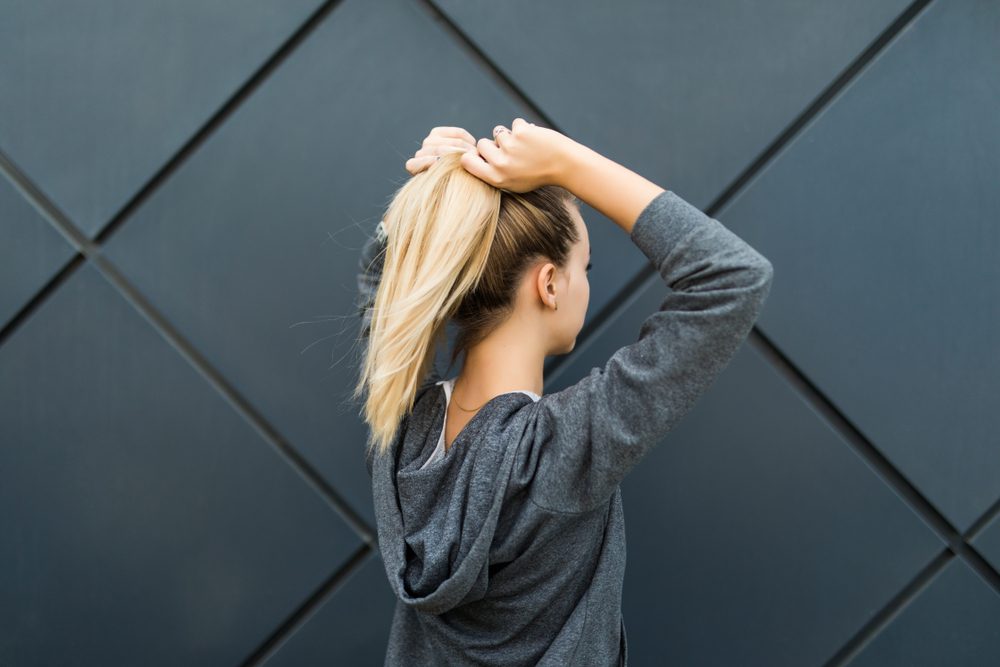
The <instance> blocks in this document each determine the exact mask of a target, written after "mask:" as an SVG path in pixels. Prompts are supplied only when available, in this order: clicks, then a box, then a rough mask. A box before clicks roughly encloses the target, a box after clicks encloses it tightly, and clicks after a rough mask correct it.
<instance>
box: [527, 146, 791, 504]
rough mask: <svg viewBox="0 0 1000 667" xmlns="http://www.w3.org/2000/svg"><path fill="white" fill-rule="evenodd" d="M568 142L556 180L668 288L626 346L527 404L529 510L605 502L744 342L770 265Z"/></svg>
mask: <svg viewBox="0 0 1000 667" xmlns="http://www.w3.org/2000/svg"><path fill="white" fill-rule="evenodd" d="M573 144H575V142H573ZM571 146H572V147H573V150H571V151H568V152H566V153H564V155H565V156H566V162H565V165H564V167H563V168H564V169H565V171H564V172H563V173H562V175H561V176H560V178H559V179H558V184H560V185H563V186H564V187H567V188H568V189H569V190H570V191H572V192H573V194H575V195H576V196H577V197H579V198H580V199H582V200H584V201H585V202H587V203H588V204H589V205H591V206H592V207H594V208H595V209H597V210H599V211H601V212H602V213H604V214H605V215H606V216H607V217H609V218H610V219H612V220H613V221H615V223H617V224H618V225H619V226H620V227H621V228H622V229H623V230H625V231H626V232H627V233H628V234H629V238H630V239H631V240H632V241H633V242H634V243H635V244H636V245H637V246H638V247H639V249H640V250H641V251H642V252H643V253H644V254H645V255H646V257H647V258H648V259H649V260H650V262H652V264H653V266H654V267H655V268H656V270H657V272H658V273H659V275H660V277H661V278H662V279H663V282H664V283H665V284H666V286H667V287H668V288H669V289H668V291H667V295H666V297H665V298H664V299H663V301H662V302H661V304H660V307H659V309H658V310H657V311H655V312H653V313H652V314H650V315H649V316H648V317H647V318H646V320H645V321H644V322H643V324H642V326H641V328H640V329H639V332H638V334H639V335H638V340H637V341H636V342H634V343H632V344H630V345H626V346H625V347H622V348H620V349H619V350H617V351H616V352H615V353H614V354H613V355H612V356H611V358H610V359H608V361H607V362H606V363H605V364H604V366H603V367H601V368H598V367H594V368H592V369H591V370H590V372H589V373H588V374H587V375H586V376H585V377H584V378H583V379H581V380H580V381H578V382H577V383H576V384H574V385H572V386H570V387H567V388H566V389H563V390H562V391H559V392H555V393H552V394H546V395H544V396H542V398H541V399H540V400H539V401H538V402H537V404H536V408H535V412H534V422H533V424H532V425H531V427H530V428H529V431H530V433H531V435H530V443H526V444H527V445H528V447H527V448H526V450H525V451H524V452H523V453H522V455H521V458H520V462H519V466H520V474H521V475H524V476H525V477H530V478H531V479H532V481H531V484H530V487H531V491H530V496H531V499H532V500H533V502H535V504H536V505H538V506H540V507H542V508H545V509H548V510H551V511H557V512H582V511H587V510H590V509H593V508H595V507H598V506H600V505H602V504H603V503H605V502H607V500H608V499H609V498H610V496H611V495H612V494H613V493H614V491H615V489H616V487H617V486H618V484H619V483H620V482H621V480H622V479H623V478H624V477H625V475H626V474H627V473H628V472H629V470H631V468H632V467H633V466H634V465H635V464H636V463H637V462H638V461H639V460H640V459H641V458H642V457H643V456H645V454H646V453H647V452H648V451H649V450H650V449H651V448H652V447H653V446H654V445H655V444H656V443H657V442H659V441H660V440H662V439H663V438H664V437H665V436H666V434H667V433H668V432H669V431H670V430H671V429H672V428H673V427H674V426H675V425H676V424H677V422H678V421H679V420H680V419H681V418H682V417H683V416H684V415H685V414H687V413H688V412H689V411H690V410H691V408H692V407H694V404H695V403H696V401H697V399H698V398H700V397H701V395H702V394H704V392H705V391H706V390H707V389H708V387H709V386H711V384H712V383H713V382H714V380H715V378H716V377H717V376H718V375H719V373H720V372H721V371H722V370H723V369H724V368H725V367H726V365H727V364H728V363H729V361H730V359H731V358H732V357H733V356H734V354H735V353H736V351H737V350H738V348H739V347H740V345H741V344H742V342H743V341H744V340H745V339H746V336H747V335H748V334H749V332H750V329H751V328H752V326H753V323H754V322H755V321H756V319H757V315H758V313H759V311H760V309H761V307H762V305H763V303H764V301H765V299H766V298H767V295H768V293H769V291H770V286H771V281H772V275H773V268H772V266H771V263H770V262H769V261H768V260H767V259H766V258H765V257H764V256H763V255H761V254H760V253H759V252H757V251H756V250H755V249H754V248H752V247H751V246H750V245H749V244H747V243H746V242H745V241H743V240H742V239H741V238H739V237H738V236H737V235H736V234H734V233H733V232H732V231H730V230H729V229H728V228H726V227H725V226H724V225H723V224H722V223H721V222H719V221H718V220H716V219H714V218H711V217H709V216H708V215H706V214H705V213H703V212H702V211H700V210H699V209H698V208H696V207H695V206H692V205H691V204H689V203H688V202H686V201H685V200H683V199H682V198H681V197H679V196H678V195H677V194H675V193H674V192H672V191H670V190H664V189H663V188H661V187H659V186H657V185H655V184H654V183H652V182H651V181H648V180H647V179H645V178H643V177H642V176H639V175H638V174H636V173H634V172H632V171H630V170H628V169H627V168H625V167H623V166H622V165H619V164H617V163H615V162H613V161H612V160H609V159H608V158H605V157H604V156H602V155H599V154H597V153H596V152H594V151H592V150H590V149H589V148H586V147H582V145H580V144H575V145H571ZM577 147H579V148H577Z"/></svg>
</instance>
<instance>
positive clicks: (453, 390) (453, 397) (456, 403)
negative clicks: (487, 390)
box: [451, 380, 493, 412]
mask: <svg viewBox="0 0 1000 667" xmlns="http://www.w3.org/2000/svg"><path fill="white" fill-rule="evenodd" d="M455 384H458V381H457V380H456V382H455ZM451 400H452V402H453V403H454V404H455V405H457V406H458V407H459V408H460V409H462V410H465V411H466V412H475V411H476V410H479V409H481V408H482V407H483V405H486V403H489V402H490V401H492V400H493V399H492V398H491V399H489V400H487V401H486V403H483V405H480V406H479V407H478V408H475V409H474V410H470V409H469V408H464V407H462V406H461V405H460V404H459V402H458V401H456V400H455V387H454V386H453V387H452V388H451Z"/></svg>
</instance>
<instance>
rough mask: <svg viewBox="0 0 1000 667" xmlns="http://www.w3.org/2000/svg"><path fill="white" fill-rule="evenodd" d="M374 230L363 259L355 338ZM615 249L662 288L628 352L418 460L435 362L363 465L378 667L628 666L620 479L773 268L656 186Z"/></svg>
mask: <svg viewBox="0 0 1000 667" xmlns="http://www.w3.org/2000/svg"><path fill="white" fill-rule="evenodd" d="M380 236H381V235H378V236H373V237H372V238H371V239H370V240H369V241H368V242H367V244H366V245H365V247H364V250H363V251H362V256H361V260H360V272H359V275H358V287H359V291H360V295H359V301H358V306H359V314H360V315H361V318H362V332H363V334H365V333H367V330H368V326H369V325H370V314H371V313H370V306H371V303H372V301H373V300H374V296H375V289H376V288H377V286H378V281H379V279H380V276H381V268H382V260H383V259H384V254H383V251H384V249H385V245H384V242H383V241H381V240H380ZM630 238H631V240H632V241H633V242H634V243H635V244H636V245H637V246H638V247H639V249H640V250H641V251H642V252H643V253H644V254H645V255H646V257H648V258H649V260H650V261H651V262H652V264H653V266H654V267H655V268H656V269H657V271H658V272H659V275H660V276H661V277H662V279H663V281H664V283H666V285H667V287H669V288H670V289H668V290H666V292H667V295H666V297H665V298H664V299H663V301H662V302H661V304H660V306H659V309H658V310H656V311H655V312H652V313H650V314H649V316H648V317H647V318H646V319H645V321H644V322H643V324H642V326H641V328H640V329H639V332H638V339H637V340H636V341H635V342H634V343H631V344H629V345H626V346H624V347H622V348H620V349H619V350H617V351H616V352H615V353H614V354H612V355H611V357H610V358H609V359H608V360H607V362H606V363H605V364H604V366H603V367H602V368H597V367H595V368H592V369H591V370H590V372H589V373H588V374H587V375H585V376H584V377H583V378H581V379H580V380H579V381H578V382H576V384H573V385H572V386H570V387H567V388H566V389H563V390H562V391H559V392H555V393H551V394H544V395H542V396H541V397H538V398H537V399H536V397H535V396H533V395H529V394H528V393H526V392H525V391H512V392H508V393H504V394H500V395H498V396H495V397H494V398H492V399H491V400H490V401H488V402H487V403H486V404H485V405H484V406H483V407H482V408H481V409H480V410H479V411H478V412H477V413H476V414H475V415H474V416H473V417H472V419H471V420H470V421H469V422H468V423H467V425H466V426H465V427H464V428H463V429H462V431H461V432H460V433H459V435H458V437H457V438H456V440H455V442H454V445H453V446H451V447H449V448H448V451H447V452H446V453H445V454H444V455H443V456H442V455H441V454H440V453H438V454H437V455H436V460H433V461H430V459H431V458H432V456H435V454H434V453H435V451H436V450H437V445H438V443H439V442H440V438H441V432H442V429H443V426H444V418H445V414H446V413H445V409H446V407H447V401H448V398H449V395H450V394H449V393H448V392H447V391H446V386H445V382H444V381H442V379H441V377H440V374H439V373H438V371H437V370H436V369H435V370H433V371H432V372H431V373H430V374H429V376H428V377H427V378H426V380H425V381H424V382H423V383H422V385H421V388H420V390H419V392H418V394H417V398H416V402H415V404H414V407H413V410H412V411H411V412H410V414H408V415H406V416H405V417H404V418H403V419H402V420H401V422H400V427H399V430H398V432H397V434H396V438H395V440H394V441H393V444H392V448H391V451H390V452H389V454H388V455H386V456H375V458H374V460H372V459H371V458H368V459H367V460H366V465H367V468H368V471H369V474H370V475H371V483H372V497H373V500H374V506H375V516H376V521H377V524H378V526H377V527H378V544H379V550H380V552H381V555H382V560H383V564H384V566H385V571H386V575H387V576H388V580H389V583H390V585H391V587H392V590H393V591H394V592H395V594H396V597H397V601H396V607H395V613H394V615H393V618H392V626H391V629H390V633H389V645H388V648H387V651H386V656H385V664H386V665H406V666H417V665H551V666H557V665H558V666H559V667H565V666H566V665H625V664H627V658H628V648H627V642H626V637H625V625H624V619H623V616H622V610H621V601H622V582H623V578H624V574H625V529H624V517H623V514H622V502H621V488H620V486H619V484H620V482H621V481H622V479H623V478H624V477H625V475H626V474H627V473H628V472H629V471H630V470H631V469H632V467H633V466H634V465H635V464H636V463H638V462H639V461H640V460H641V459H642V458H643V456H645V455H646V453H647V452H649V450H650V449H651V448H652V447H653V446H655V445H656V444H657V443H658V442H660V441H661V440H663V439H664V438H665V437H666V436H667V434H668V433H669V432H670V430H671V429H672V428H673V427H674V426H675V425H676V424H677V422H678V421H679V420H680V419H681V418H682V417H683V416H684V415H685V414H687V413H688V412H689V411H690V410H691V408H692V407H693V406H694V404H695V402H696V401H697V399H698V398H699V397H700V396H701V395H702V394H703V393H704V392H705V390H706V389H708V387H709V386H710V385H711V384H712V382H713V381H714V380H715V378H716V377H717V376H718V375H719V373H720V372H721V371H722V370H723V369H724V368H725V367H726V365H727V364H728V363H729V361H730V359H731V358H732V357H733V355H734V354H735V353H736V351H737V349H738V348H739V347H740V345H741V344H742V342H743V341H744V340H745V338H746V336H747V334H748V333H749V331H750V329H751V327H752V326H753V323H754V321H755V320H756V318H757V315H758V312H759V311H760V308H761V306H762V305H763V303H764V300H765V299H766V298H767V295H768V293H769V291H770V286H771V278H772V272H773V270H772V267H771V263H770V262H769V261H768V260H767V259H766V258H765V257H764V256H763V255H761V254H760V253H758V252H757V251H756V250H755V249H754V248H752V247H751V246H750V245H748V244H747V243H746V242H745V241H743V240H742V239H740V238H739V237H738V236H736V234H734V233H733V232H732V231H731V230H729V229H728V228H726V227H725V226H723V225H722V223H720V222H719V221H718V220H716V219H714V218H711V217H709V216H707V215H706V214H705V213H703V212H702V211H700V210H699V209H697V208H696V207H694V206H692V205H691V204H689V203H688V202H686V201H685V200H683V199H681V198H680V197H679V196H678V195H677V194H675V193H674V192H672V191H670V190H666V191H664V192H662V193H660V194H659V195H657V196H656V197H655V198H654V199H653V200H652V201H651V202H650V203H649V204H648V205H647V206H646V208H644V209H643V211H642V213H640V215H639V217H638V218H637V219H636V222H635V225H634V226H633V228H632V232H631V234H630ZM425 464H427V465H425Z"/></svg>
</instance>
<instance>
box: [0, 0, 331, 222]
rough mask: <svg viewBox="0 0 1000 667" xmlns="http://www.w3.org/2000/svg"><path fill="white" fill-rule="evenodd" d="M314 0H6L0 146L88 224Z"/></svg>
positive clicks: (0, 17) (238, 81) (169, 151)
mask: <svg viewBox="0 0 1000 667" xmlns="http://www.w3.org/2000/svg"><path fill="white" fill-rule="evenodd" d="M318 5H319V1H318V0H254V1H252V2H251V1H248V0H225V1H223V0H213V1H212V2H202V1H201V0H183V1H181V2H177V1H174V2H131V1H130V0H100V1H99V2H86V3H80V2H59V1H58V0H22V1H20V2H13V3H10V2H6V3H4V5H3V7H2V8H0V91H3V94H2V95H0V146H2V147H3V150H4V152H6V153H7V154H9V155H11V156H12V157H13V158H14V160H15V161H16V162H18V163H19V164H20V165H21V167H22V168H23V169H24V170H25V171H26V172H27V173H28V174H29V175H30V176H31V177H32V178H33V179H34V180H35V181H36V182H37V183H38V185H39V186H40V187H41V189H42V190H43V191H45V192H46V193H48V195H49V196H50V197H51V198H52V199H54V200H55V202H56V203H57V204H58V205H59V207H60V208H61V209H62V210H63V211H64V212H65V213H66V214H67V215H68V216H69V217H70V219H72V220H75V221H76V222H77V224H78V225H79V226H80V227H81V228H82V229H83V230H84V231H85V232H86V233H87V234H88V235H90V236H93V235H94V234H96V233H97V232H98V231H99V230H100V228H101V227H102V226H103V225H104V224H106V223H107V222H108V220H109V219H110V218H111V216H112V215H114V214H115V212H117V211H118V209H119V208H120V207H121V206H123V205H124V204H125V202H126V201H127V200H128V199H129V198H131V197H132V196H133V195H134V194H135V193H136V192H137V191H138V190H139V188H140V187H141V186H142V185H143V184H144V183H145V182H146V181H147V180H148V179H149V178H150V177H151V176H152V175H153V174H154V173H156V171H157V170H158V169H159V168H160V167H161V166H162V165H163V163H164V162H166V161H167V160H168V159H169V158H170V157H172V156H173V154H174V153H175V152H177V150H178V149H180V148H181V146H183V145H184V143H185V142H186V141H187V140H188V139H189V138H190V137H191V135H192V134H194V132H195V131H197V130H198V129H199V128H200V127H201V125H202V124H203V123H205V121H207V120H208V119H209V118H210V117H211V116H212V114H213V113H215V111H216V110H217V109H218V108H219V107H220V106H221V105H222V104H223V102H225V101H226V99H227V98H228V97H229V96H230V95H232V94H233V93H234V92H236V90H237V89H238V88H239V87H240V85H242V84H243V82H244V81H245V80H246V79H247V77H249V76H250V75H251V74H252V73H253V71H254V70H255V69H256V68H257V67H259V66H260V65H261V63H263V62H264V60H265V59H266V58H267V57H268V56H269V55H271V52H272V51H274V50H275V49H276V48H277V47H278V46H280V45H281V43H282V42H283V41H284V40H285V39H286V38H287V37H288V36H289V35H290V34H291V33H292V32H293V31H294V30H295V28H297V27H298V26H299V24H301V23H302V22H303V21H304V20H305V19H306V18H307V17H308V15H309V13H310V12H311V11H312V10H313V9H314V8H315V7H316V6H318Z"/></svg>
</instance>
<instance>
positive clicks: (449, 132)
mask: <svg viewBox="0 0 1000 667" xmlns="http://www.w3.org/2000/svg"><path fill="white" fill-rule="evenodd" d="M431 135H432V136H435V137H448V138H452V139H461V140H462V141H464V142H465V143H467V144H469V145H471V146H475V145H476V138H475V137H474V136H472V134H471V133H470V132H469V131H468V130H465V129H463V128H461V127H451V126H443V127H435V128H434V129H433V130H431Z"/></svg>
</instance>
